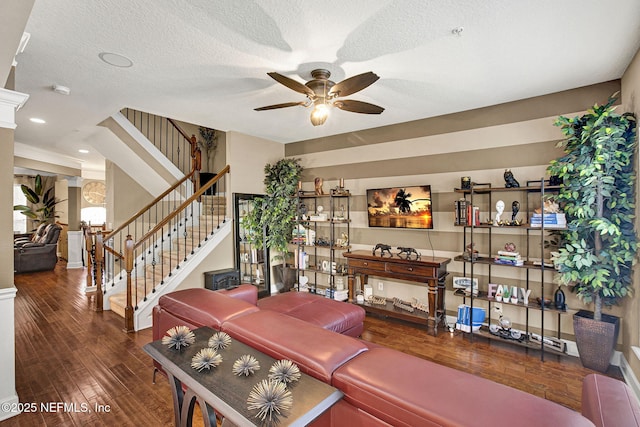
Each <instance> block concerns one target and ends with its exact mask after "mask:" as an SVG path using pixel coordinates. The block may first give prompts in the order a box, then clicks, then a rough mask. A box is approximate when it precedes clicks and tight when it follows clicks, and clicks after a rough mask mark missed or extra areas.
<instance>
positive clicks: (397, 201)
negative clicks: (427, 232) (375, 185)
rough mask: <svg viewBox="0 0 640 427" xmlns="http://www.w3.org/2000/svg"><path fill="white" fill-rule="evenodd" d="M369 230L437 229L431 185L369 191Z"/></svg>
mask: <svg viewBox="0 0 640 427" xmlns="http://www.w3.org/2000/svg"><path fill="white" fill-rule="evenodd" d="M367 211H368V216H369V227H390V228H433V216H432V212H431V186H429V185H422V186H415V187H395V188H379V189H373V190H367Z"/></svg>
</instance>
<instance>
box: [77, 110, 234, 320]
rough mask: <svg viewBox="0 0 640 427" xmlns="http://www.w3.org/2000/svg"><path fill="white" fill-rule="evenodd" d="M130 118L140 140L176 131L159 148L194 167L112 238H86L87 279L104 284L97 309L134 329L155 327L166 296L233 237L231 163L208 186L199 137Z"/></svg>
mask: <svg viewBox="0 0 640 427" xmlns="http://www.w3.org/2000/svg"><path fill="white" fill-rule="evenodd" d="M129 116H131V117H133V118H134V120H133V121H132V124H133V126H134V130H135V131H136V132H137V134H138V135H137V136H136V138H137V139H140V134H145V132H147V133H150V135H144V136H145V137H149V138H150V139H156V137H157V133H158V132H159V130H158V129H165V128H166V129H170V130H167V131H163V132H164V133H165V136H164V137H161V138H157V139H156V140H154V141H153V144H155V145H154V147H157V148H158V150H162V151H163V152H164V151H167V153H168V159H169V160H170V161H171V162H175V160H176V159H178V160H179V161H180V164H181V165H176V166H179V167H180V169H181V170H184V169H185V166H184V162H185V161H184V158H185V155H186V154H187V153H188V154H189V159H190V161H191V170H189V171H188V173H186V174H185V175H184V176H183V177H182V178H180V179H179V180H178V181H177V182H175V183H174V184H173V185H171V186H170V187H169V188H168V189H166V190H165V191H163V192H162V193H161V194H159V195H158V196H157V197H156V199H155V200H154V201H153V202H151V203H150V204H148V205H147V206H145V207H144V208H142V209H141V210H140V211H138V213H136V214H135V215H134V216H133V217H131V218H130V219H129V220H127V221H125V222H124V223H123V224H121V225H120V226H119V227H118V228H117V229H116V230H114V231H113V232H111V233H109V234H108V235H106V236H102V235H101V234H100V232H98V233H96V234H93V233H90V232H87V233H85V236H86V247H87V251H88V253H90V255H91V256H90V257H89V267H88V269H87V270H88V278H87V282H88V283H91V282H92V283H94V284H95V286H96V289H97V297H96V306H97V307H96V309H97V310H98V311H101V310H103V309H104V310H112V311H113V312H114V313H117V314H119V315H121V316H123V317H124V323H125V330H126V331H127V332H131V331H134V330H140V329H144V328H147V327H150V326H151V324H152V311H153V307H154V306H155V305H156V304H157V300H158V298H159V297H160V295H162V294H164V293H167V292H171V291H173V290H175V289H176V288H177V287H178V286H179V285H180V284H181V283H182V281H183V280H184V279H185V278H187V276H188V275H189V274H190V273H191V272H193V271H194V270H195V269H196V267H197V266H198V265H199V264H200V263H201V262H202V261H203V260H204V259H206V257H207V256H208V255H209V254H211V253H212V252H213V251H214V250H215V248H216V246H217V245H218V243H219V242H221V241H222V240H223V239H224V238H225V237H226V236H228V235H229V234H230V233H231V221H230V219H229V218H228V215H227V211H226V206H227V199H226V196H225V191H224V190H225V189H226V188H227V182H228V181H227V177H228V174H229V166H226V167H225V168H223V169H222V170H221V171H219V172H218V173H217V174H216V176H215V178H213V179H212V180H211V181H209V182H208V183H206V184H204V185H202V186H200V182H199V181H200V179H199V176H200V173H199V171H200V159H201V153H200V150H199V148H198V146H197V144H196V141H195V137H193V136H192V137H189V136H188V135H186V134H185V133H184V132H183V131H182V130H181V129H180V128H179V127H178V126H177V124H176V123H175V122H173V121H172V120H170V119H165V118H161V117H156V116H152V115H146V114H145V115H144V116H143V117H144V120H140V119H137V120H135V118H136V117H140V115H139V114H128V115H127V118H128V119H130V118H129ZM123 117H124V116H123ZM124 128H127V126H121V127H120V129H124ZM176 135H177V136H176ZM169 138H170V139H169ZM176 138H177V139H176ZM154 150H155V148H154ZM158 150H156V151H158ZM172 153H173V154H172ZM176 153H177V155H175V154H176ZM156 154H157V153H156ZM172 157H173V158H172ZM216 189H217V192H216ZM90 281H91V282H90Z"/></svg>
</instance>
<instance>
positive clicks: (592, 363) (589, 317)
mask: <svg viewBox="0 0 640 427" xmlns="http://www.w3.org/2000/svg"><path fill="white" fill-rule="evenodd" d="M573 330H574V332H575V335H576V345H577V346H578V352H579V353H580V361H581V362H582V366H584V367H585V368H589V369H593V370H595V371H599V372H606V371H607V369H608V368H609V361H610V360H611V356H612V355H613V350H614V348H615V345H616V342H618V333H619V332H620V318H618V317H616V316H611V315H608V314H603V315H602V321H600V322H598V321H596V320H593V312H591V311H587V310H580V311H578V312H577V313H576V314H574V315H573Z"/></svg>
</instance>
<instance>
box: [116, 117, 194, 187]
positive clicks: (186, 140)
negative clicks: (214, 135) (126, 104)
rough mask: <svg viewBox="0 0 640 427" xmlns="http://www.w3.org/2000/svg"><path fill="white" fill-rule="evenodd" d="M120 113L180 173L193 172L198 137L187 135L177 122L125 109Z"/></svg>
mask: <svg viewBox="0 0 640 427" xmlns="http://www.w3.org/2000/svg"><path fill="white" fill-rule="evenodd" d="M120 113H121V114H122V115H123V116H125V117H126V118H127V120H129V121H130V122H131V124H133V126H135V127H136V129H138V130H139V131H140V132H141V133H142V134H143V135H144V136H145V137H146V138H147V139H148V140H149V141H151V143H152V144H153V145H154V146H155V147H156V148H157V149H158V150H160V152H161V153H162V154H163V155H164V156H165V157H167V158H168V159H169V160H170V161H171V163H173V164H174V165H175V166H176V167H177V168H178V169H180V171H181V172H182V173H183V174H185V175H187V174H189V172H190V171H191V166H192V165H191V158H192V154H193V150H194V145H195V148H197V145H198V144H197V142H196V136H195V135H191V136H189V135H187V133H186V132H185V131H183V130H182V129H181V128H180V126H178V124H177V123H176V122H175V120H172V119H169V118H167V117H161V116H156V115H155V114H150V113H144V112H142V111H137V110H134V109H131V108H123V109H122V110H121V111H120Z"/></svg>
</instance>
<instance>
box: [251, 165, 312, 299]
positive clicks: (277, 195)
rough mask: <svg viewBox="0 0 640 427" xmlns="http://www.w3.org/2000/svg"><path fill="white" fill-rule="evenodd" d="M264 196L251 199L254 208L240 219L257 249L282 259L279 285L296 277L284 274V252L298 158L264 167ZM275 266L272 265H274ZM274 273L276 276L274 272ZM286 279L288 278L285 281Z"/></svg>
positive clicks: (292, 212)
mask: <svg viewBox="0 0 640 427" xmlns="http://www.w3.org/2000/svg"><path fill="white" fill-rule="evenodd" d="M264 173H265V178H264V184H265V191H266V195H265V196H261V197H256V198H255V199H254V200H253V203H254V209H252V210H250V211H249V213H248V214H247V215H246V216H245V217H244V218H243V226H244V227H245V228H246V229H247V230H248V236H247V237H248V238H249V240H250V241H251V242H252V243H254V244H255V245H256V247H257V248H258V249H262V248H264V247H266V248H268V249H271V250H272V251H273V252H276V253H278V254H280V255H276V256H275V257H274V258H276V259H278V258H281V259H282V261H283V262H282V285H283V286H284V289H282V290H283V291H284V290H288V289H287V286H286V284H287V282H289V281H291V284H292V283H293V282H292V280H295V278H294V277H293V275H295V270H294V271H292V272H291V273H289V274H287V266H286V262H285V261H284V254H285V253H286V252H287V249H288V245H289V242H290V241H291V233H292V231H293V228H294V226H295V221H296V212H297V200H296V198H295V197H294V196H295V195H296V191H297V189H298V181H299V180H300V174H301V173H302V166H300V159H294V158H290V159H282V160H280V161H278V162H277V163H275V164H273V165H271V164H267V165H266V166H265V167H264ZM274 268H275V267H274ZM274 276H276V275H275V274H274ZM287 278H288V279H289V280H287Z"/></svg>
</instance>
